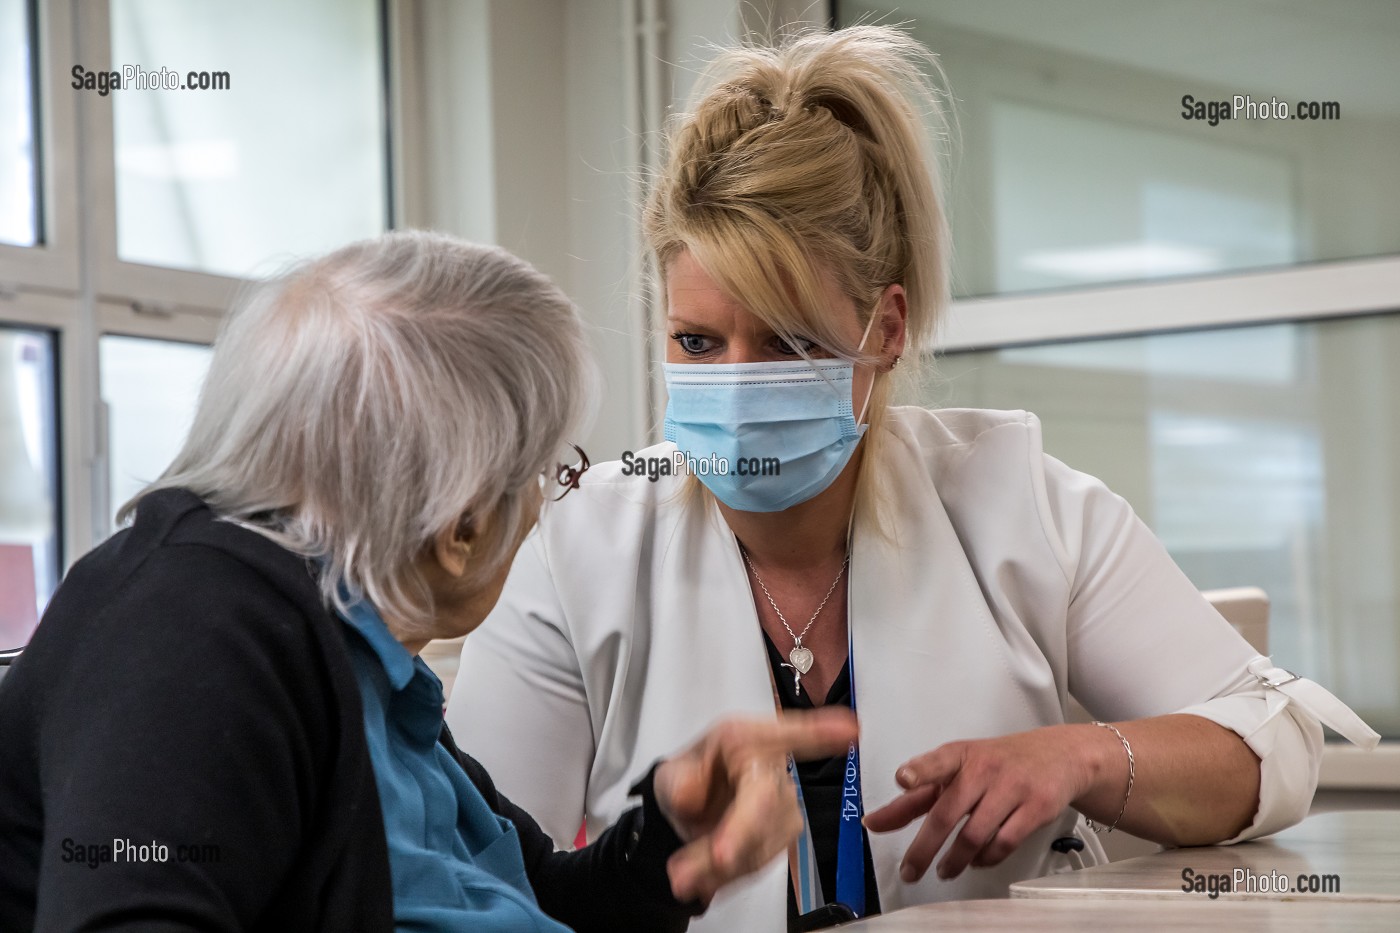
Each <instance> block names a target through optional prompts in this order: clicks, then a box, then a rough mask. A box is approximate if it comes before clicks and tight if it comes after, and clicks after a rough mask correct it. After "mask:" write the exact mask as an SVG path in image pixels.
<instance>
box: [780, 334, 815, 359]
mask: <svg viewBox="0 0 1400 933" xmlns="http://www.w3.org/2000/svg"><path fill="white" fill-rule="evenodd" d="M773 339H774V340H775V341H777V345H778V352H779V353H783V354H786V355H788V356H797V355H798V351H797V350H796V349H794V348H793V345H792V343H789V342H788V341H786V340H784V339H783V338H782V337H774V338H773ZM793 342H794V343H796V344H798V346H800V347H801V348H802V352H803V353H806V354H808V355H809V356H810V355H811V354H812V353H813V351H815V350H816V349H817V345H816V344H815V343H813V342H812V341H810V340H808V339H807V338H806V337H794V338H793Z"/></svg>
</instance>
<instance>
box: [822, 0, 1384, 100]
mask: <svg viewBox="0 0 1400 933" xmlns="http://www.w3.org/2000/svg"><path fill="white" fill-rule="evenodd" d="M841 8H842V15H843V16H844V17H845V19H846V21H849V20H850V19H851V18H852V13H853V12H854V11H857V10H869V11H871V13H872V14H873V18H874V19H875V20H876V21H877V22H889V23H898V22H902V21H908V20H916V21H919V22H920V23H921V25H922V27H923V28H921V29H920V32H922V33H923V34H924V35H925V36H928V34H929V30H928V25H929V24H930V23H933V22H941V23H945V24H947V25H949V26H953V27H957V28H960V29H965V30H968V31H973V32H979V33H984V34H987V35H991V36H996V37H1000V38H1004V39H1011V40H1014V41H1017V42H1022V43H1026V44H1030V45H1037V46H1041V47H1043V48H1047V49H1052V50H1055V51H1059V52H1064V53H1068V54H1072V55H1076V56H1083V57H1086V58H1097V59H1101V60H1103V61H1108V62H1112V63H1115V64H1120V65H1129V66H1132V67H1135V68H1141V69H1145V70H1148V71H1153V72H1157V73H1160V74H1165V75H1170V76H1172V77H1173V78H1176V79H1179V80H1181V81H1182V93H1183V94H1185V93H1189V92H1190V91H1191V89H1192V87H1193V85H1192V83H1191V82H1195V83H1196V86H1199V85H1202V84H1213V85H1222V86H1225V87H1229V88H1232V89H1236V88H1237V89H1238V90H1239V91H1240V92H1241V93H1270V94H1277V95H1278V97H1279V99H1280V100H1287V101H1298V100H1317V101H1322V100H1335V101H1339V102H1341V105H1342V117H1343V119H1345V118H1346V116H1347V115H1348V114H1362V113H1365V114H1370V115H1374V116H1389V117H1395V116H1400V0H1327V2H1323V0H1155V2H1154V0H876V2H869V3H850V2H843V3H842V4H841ZM932 44H933V45H934V46H935V47H934V49H933V50H934V51H935V52H936V51H938V49H937V48H936V42H934V43H932Z"/></svg>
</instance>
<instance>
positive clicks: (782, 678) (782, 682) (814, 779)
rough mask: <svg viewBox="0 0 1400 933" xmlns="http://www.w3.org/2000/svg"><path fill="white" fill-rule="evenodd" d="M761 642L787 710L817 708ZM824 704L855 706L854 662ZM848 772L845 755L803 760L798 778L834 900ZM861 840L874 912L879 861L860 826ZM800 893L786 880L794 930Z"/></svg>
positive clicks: (821, 872) (868, 911) (820, 868)
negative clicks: (798, 688)
mask: <svg viewBox="0 0 1400 933" xmlns="http://www.w3.org/2000/svg"><path fill="white" fill-rule="evenodd" d="M763 643H764V645H766V646H767V648H768V663H769V665H771V666H772V668H773V682H774V683H775V684H777V687H778V701H779V702H780V703H782V705H783V709H813V708H814V707H813V705H812V694H811V691H809V690H803V691H802V693H801V695H800V696H799V695H798V693H797V689H796V686H795V685H794V683H793V678H792V668H790V667H783V666H782V665H783V664H784V663H786V659H785V658H784V657H782V656H781V655H780V654H779V653H778V649H777V646H775V645H774V644H773V640H772V639H771V638H769V637H768V633H767V632H765V633H764V634H763ZM822 705H823V706H846V707H849V706H850V705H851V661H850V658H847V659H846V663H845V664H844V665H842V667H841V673H839V674H837V675H836V680H835V681H833V682H832V684H831V689H830V690H828V691H827V694H826V701H825V702H824V703H823V704H822ZM845 774H846V757H845V756H844V755H841V756H838V757H834V758H821V759H818V760H816V761H799V762H798V763H797V777H798V780H799V781H801V782H802V799H803V802H804V803H805V804H806V805H807V821H808V823H809V824H810V826H811V828H812V845H813V847H814V848H815V849H816V851H817V875H818V877H820V879H821V884H822V893H823V895H825V899H826V900H827V901H830V900H831V899H832V898H834V897H835V896H836V845H837V839H838V837H839V836H840V833H841V789H842V784H843V783H844V778H845ZM861 841H862V842H863V843H864V847H865V913H864V914H862V916H866V917H871V916H874V915H875V914H878V913H879V912H880V892H879V891H877V890H876V888H875V863H874V861H872V860H871V858H870V837H869V836H868V834H867V833H866V832H865V830H864V829H862V830H861ZM797 916H798V913H797V895H796V894H795V893H794V892H793V890H792V884H791V883H789V884H788V928H789V929H790V930H795V929H797V927H796V926H795V921H796V920H797Z"/></svg>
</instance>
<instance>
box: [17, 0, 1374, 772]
mask: <svg viewBox="0 0 1400 933" xmlns="http://www.w3.org/2000/svg"><path fill="white" fill-rule="evenodd" d="M855 22H879V23H895V24H903V25H904V26H905V27H906V28H908V29H909V30H910V31H911V32H912V33H913V34H914V35H915V36H916V37H917V38H919V39H920V40H921V41H923V42H924V43H926V44H927V45H928V46H929V47H930V48H931V49H933V50H934V51H935V52H937V53H938V54H939V56H940V57H941V61H942V65H943V69H944V71H945V74H946V82H947V87H948V89H949V91H950V93H951V95H952V98H953V101H954V104H953V112H954V117H955V125H954V127H953V128H952V131H951V132H949V133H944V134H941V135H940V136H939V148H940V150H941V152H942V155H943V158H944V167H943V173H944V184H945V187H946V189H947V192H948V205H949V214H950V219H951V223H952V231H953V241H954V250H955V290H956V292H957V299H958V300H957V301H956V303H955V306H954V309H953V311H952V312H951V314H950V315H949V318H948V319H947V321H946V322H945V323H944V326H943V328H942V331H941V337H940V341H939V343H938V345H937V346H936V347H933V348H929V351H928V353H927V354H926V356H925V357H924V359H923V361H922V368H921V376H922V378H921V380H920V383H919V385H918V387H917V388H916V389H912V390H910V392H909V393H908V398H907V399H906V400H907V401H912V402H915V403H918V404H923V405H930V406H948V405H955V406H978V407H995V408H1025V409H1029V410H1032V411H1035V412H1036V413H1038V414H1039V415H1040V417H1041V418H1042V420H1043V422H1044V425H1045V442H1046V446H1047V448H1048V450H1049V451H1050V452H1051V453H1052V454H1054V455H1055V456H1057V457H1059V458H1060V459H1062V460H1064V461H1066V462H1067V463H1069V464H1070V465H1072V466H1074V467H1076V468H1079V469H1082V470H1084V471H1086V472H1090V473H1093V474H1096V475H1098V476H1100V477H1101V478H1103V479H1104V480H1105V481H1106V482H1107V483H1108V484H1109V485H1110V486H1111V487H1112V488H1113V489H1115V490H1116V491H1118V492H1119V493H1121V494H1122V495H1124V496H1125V497H1127V498H1128V499H1129V500H1130V501H1131V502H1132V504H1133V506H1134V507H1135V508H1136V509H1137V511H1138V513H1139V514H1140V515H1141V516H1142V517H1143V518H1144V520H1146V521H1147V522H1148V524H1150V525H1151V526H1152V528H1153V529H1154V530H1155V531H1156V533H1157V534H1158V535H1159V536H1160V537H1161V538H1162V540H1163V541H1164V542H1165V543H1166V545H1167V547H1168V548H1169V550H1170V551H1171V553H1172V555H1173V556H1174V557H1175V559H1176V560H1177V561H1178V562H1179V563H1180V565H1181V566H1182V567H1183V569H1184V570H1185V571H1186V572H1187V574H1188V575H1189V576H1190V577H1191V579H1192V580H1193V581H1194V582H1195V583H1196V584H1197V585H1198V586H1199V587H1201V588H1202V589H1209V588H1215V587H1223V586H1238V585H1256V586H1260V587H1262V588H1264V589H1265V590H1266V591H1267V592H1268V594H1269V596H1270V598H1271V600H1272V617H1271V622H1270V644H1271V649H1272V653H1273V657H1274V659H1275V661H1276V662H1277V663H1278V664H1280V665H1281V666H1283V667H1286V668H1290V669H1292V670H1296V671H1298V672H1300V673H1303V674H1305V675H1308V676H1312V677H1315V678H1317V679H1318V680H1320V681H1322V682H1323V683H1325V684H1327V685H1329V686H1330V687H1332V689H1334V690H1335V692H1336V693H1338V694H1339V695H1340V696H1341V697H1342V698H1343V699H1344V700H1346V701H1347V702H1348V703H1350V704H1351V705H1352V706H1353V707H1354V708H1356V709H1357V710H1358V712H1360V713H1361V715H1363V716H1364V717H1365V718H1366V719H1367V720H1368V721H1369V722H1370V723H1371V724H1372V725H1374V726H1375V727H1376V728H1377V729H1378V730H1380V731H1381V732H1382V733H1384V734H1385V735H1386V736H1387V737H1388V738H1389V739H1400V677H1397V676H1396V671H1397V669H1400V590H1398V589H1397V588H1398V587H1400V583H1397V580H1400V572H1398V571H1400V367H1397V365H1396V363H1395V361H1396V360H1397V359H1400V313H1397V312H1400V3H1395V2H1393V0H1333V2H1329V3H1327V4H1319V3H1314V2H1311V0H1168V2H1150V0H910V2H900V3H856V2H844V0H839V2H835V3H825V2H817V3H793V2H782V0H770V2H765V0H690V2H683V0H295V2H285V0H282V2H275V0H242V2H240V3H237V4H228V3H220V2H215V0H54V2H48V0H0V649H2V648H8V647H17V646H19V645H22V644H23V643H24V642H25V641H26V640H27V638H28V637H29V634H30V632H31V631H32V629H33V627H34V626H35V624H36V623H37V619H38V617H39V614H40V613H41V612H42V609H43V606H44V605H45V603H46V601H47V599H48V597H49V596H50V594H51V593H52V591H53V589H54V587H55V585H56V583H57V581H58V579H60V577H61V575H62V572H63V570H64V569H65V568H66V567H67V566H68V565H69V564H70V563H71V562H72V561H73V560H75V559H76V558H78V557H79V556H81V555H82V554H83V553H84V552H86V551H87V550H88V549H89V548H91V547H92V546H93V545H94V544H95V543H97V542H99V541H101V540H102V539H103V538H104V537H106V536H107V535H109V534H110V533H111V532H112V531H113V530H114V529H113V521H112V516H113V514H114V512H115V510H116V509H117V507H118V506H120V504H121V503H122V502H123V501H124V500H125V499H126V498H127V497H128V496H130V495H131V494H132V493H133V492H134V491H135V490H136V489H138V488H139V487H140V486H141V485H142V484H143V483H144V482H146V481H149V480H150V479H152V478H154V477H155V476H156V475H158V474H159V473H160V472H161V470H162V469H163V468H164V467H165V465H166V463H168V462H169V460H170V458H171V456H172V455H173V453H174V451H175V450H176V448H177V447H178V445H179V443H180V441H181V440H182V438H183V434H184V432H185V430H186V428H187V426H188V423H189V419H190V414H191V411H192V409H193V405H194V402H195V399H196V397H197V394H198V391H199V386H200V383H201V381H202V378H203V374H204V370H205V367H206V366H207V363H208V358H209V350H208V344H209V342H210V341H211V340H212V339H213V338H214V336H215V334H216V332H217V328H218V324H219V320H220V316H221V313H222V310H223V309H224V308H225V307H226V306H227V304H228V302H229V300H230V299H231V298H232V296H233V295H235V294H236V292H237V290H238V289H239V287H240V286H242V285H243V284H245V283H246V282H248V281H251V280H254V279H256V278H258V277H259V276H261V275H265V274H267V273H268V272H270V271H272V270H275V269H277V268H279V267H280V266H282V265H283V264H285V263H287V262H288V261H291V260H293V259H295V258H297V257H304V256H307V255H312V254H316V253H320V252H324V251H326V250H329V249H332V248H334V247H336V246H339V245H341V244H344V243H346V242H349V241H351V240H354V239H358V238H361V237H365V236H371V235H373V234H376V233H378V232H381V231H383V230H386V229H390V228H394V227H431V228H436V229H441V230H445V231H449V232H451V233H455V234H458V235H461V236H464V237H467V238H470V239H474V240H479V241H485V242H493V243H498V244H501V245H503V246H505V247H506V248H508V249H511V250H513V251H515V252H517V253H519V254H520V255H522V256H524V257H526V258H527V259H529V260H530V261H532V262H534V263H535V264H536V265H538V266H539V267H540V268H542V269H543V270H544V271H546V272H547V273H549V274H550V275H551V276H553V277H554V278H555V280H556V281H557V282H558V283H559V284H560V285H561V286H562V287H563V288H564V290H565V291H566V292H568V293H569V294H570V295H571V296H572V297H573V298H574V299H575V300H576V301H577V302H578V303H579V305H580V307H581V309H582V311H583V313H584V315H585V317H586V318H587V319H588V321H589V324H590V328H591V335H592V339H593V342H594V347H595V349H596V351H597V352H598V354H599V355H600V356H601V358H602V360H603V364H604V365H603V368H604V371H605V372H606V374H607V380H608V384H607V393H606V397H605V399H604V403H603V405H602V406H601V408H600V411H599V415H598V418H597V422H596V424H595V426H594V428H593V432H592V434H591V436H590V437H589V438H587V441H586V445H585V446H586V447H587V449H588V451H589V453H590V455H592V457H593V459H594V460H595V461H598V460H605V459H613V458H615V457H617V456H619V455H620V454H621V452H622V451H623V450H627V449H636V448H637V447H639V446H641V445H644V444H646V443H648V442H650V441H653V440H657V439H659V432H658V430H657V429H658V426H659V423H660V417H659V416H660V412H661V410H662V407H663V406H664V401H665V400H664V396H663V393H662V391H661V387H660V385H659V383H658V382H657V381H656V376H655V371H654V367H653V365H652V364H653V362H654V360H655V359H656V358H657V356H658V354H659V353H660V352H661V348H660V341H659V340H658V339H657V335H655V334H654V333H653V332H652V330H651V327H650V325H649V323H648V322H649V314H650V307H651V304H652V299H653V296H652V295H651V294H650V293H649V291H648V288H647V285H646V278H645V275H644V273H645V264H644V262H643V260H642V258H641V257H640V255H639V251H638V236H637V224H636V210H635V205H636V204H637V203H638V202H639V200H640V198H641V196H642V192H643V190H644V189H643V186H642V179H643V178H644V177H645V173H646V171H647V170H648V169H649V168H650V167H652V166H654V165H655V163H656V159H657V157H658V154H657V146H656V141H657V133H658V130H659V129H660V127H661V126H662V124H663V121H664V119H665V117H666V115H667V113H668V112H671V111H673V110H674V109H676V108H679V107H681V106H683V102H684V100H685V97H686V95H687V93H688V91H689V89H690V87H691V85H692V82H693V80H694V77H695V73H696V71H697V69H698V68H699V67H701V65H702V64H703V62H704V60H705V58H706V55H707V51H706V49H707V46H708V44H709V43H715V42H718V43H727V42H732V41H734V40H735V39H736V38H738V37H742V36H745V35H750V36H756V37H759V38H764V37H771V36H773V35H774V34H775V33H776V31H777V30H778V29H779V27H781V26H782V25H784V24H808V25H816V26H831V25H838V26H839V25H846V24H850V23H855ZM124 65H130V66H138V67H140V68H142V69H144V70H146V71H152V70H158V69H160V68H161V67H166V68H169V69H171V70H173V71H176V72H178V73H180V74H181V75H182V76H184V75H186V74H187V73H188V72H191V71H194V72H203V73H206V74H208V75H210V76H217V75H219V74H226V75H227V83H228V87H227V88H226V89H213V88H211V89H208V90H136V89H128V90H122V91H114V92H112V93H109V94H105V95H104V94H101V93H99V92H98V91H97V90H95V89H94V90H86V89H75V88H74V87H73V82H74V74H75V69H81V72H102V71H109V70H111V69H113V68H116V69H120V68H121V67H122V66H124ZM81 72H80V73H81ZM212 83H217V78H216V79H215V81H214V82H212ZM1188 94H1189V95H1191V96H1193V97H1194V98H1195V99H1197V100H1202V101H1221V100H1225V101H1228V100H1231V99H1232V98H1233V96H1234V95H1236V94H1240V95H1249V96H1250V97H1251V98H1253V99H1254V100H1256V101H1257V100H1266V101H1268V100H1272V99H1275V98H1276V99H1278V100H1280V101H1284V102H1286V103H1288V104H1289V106H1290V107H1292V108H1296V106H1297V104H1298V103H1299V102H1316V103H1327V102H1336V103H1337V105H1338V108H1337V115H1338V118H1337V119H1331V120H1270V121H1254V122H1244V121H1229V120H1227V121H1222V122H1220V123H1219V124H1218V125H1216V126H1210V125H1209V124H1208V122H1206V121H1198V120H1187V119H1184V118H1183V116H1182V112H1183V105H1182V98H1183V97H1184V96H1185V95H1188ZM250 365H256V361H250ZM1397 761H1400V758H1390V759H1387V762H1388V763H1387V764H1386V765H1385V768H1386V769H1389V770H1387V771H1386V774H1388V775H1391V777H1390V778H1386V779H1385V780H1393V785H1392V786H1393V787H1400V764H1397V763H1396V762H1397ZM1328 773H1330V774H1331V775H1332V777H1331V780H1333V781H1334V782H1339V784H1340V786H1346V784H1347V781H1349V780H1350V781H1352V786H1385V780H1381V779H1377V778H1374V776H1373V777H1370V778H1366V779H1365V780H1362V779H1360V778H1354V776H1353V777H1349V776H1348V775H1352V774H1353V772H1351V771H1349V770H1347V769H1345V768H1343V769H1341V770H1336V769H1333V771H1331V772H1328ZM1368 773H1369V772H1368ZM1325 777H1326V774H1325ZM1366 781H1369V782H1370V783H1369V784H1368V783H1366Z"/></svg>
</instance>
